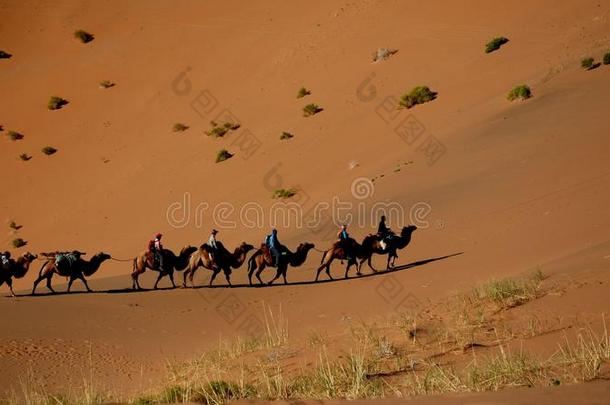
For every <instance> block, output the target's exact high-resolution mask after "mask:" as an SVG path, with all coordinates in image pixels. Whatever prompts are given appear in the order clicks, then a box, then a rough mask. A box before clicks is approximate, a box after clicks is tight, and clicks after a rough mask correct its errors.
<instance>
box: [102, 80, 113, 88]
mask: <svg viewBox="0 0 610 405" xmlns="http://www.w3.org/2000/svg"><path fill="white" fill-rule="evenodd" d="M114 85H115V84H114V83H113V82H111V81H110V80H102V81H101V82H100V88H102V89H109V88H110V87H114Z"/></svg>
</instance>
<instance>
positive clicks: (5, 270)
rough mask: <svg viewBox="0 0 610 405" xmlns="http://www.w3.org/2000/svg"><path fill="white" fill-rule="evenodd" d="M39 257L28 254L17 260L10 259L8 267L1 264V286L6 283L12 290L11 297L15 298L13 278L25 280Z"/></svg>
mask: <svg viewBox="0 0 610 405" xmlns="http://www.w3.org/2000/svg"><path fill="white" fill-rule="evenodd" d="M37 257H38V256H37V255H34V254H32V253H30V252H26V253H24V254H22V255H21V256H19V257H18V258H17V260H13V259H9V261H8V263H7V265H6V267H5V266H3V265H2V264H0V285H2V284H4V283H6V285H8V288H9V289H10V290H11V296H13V297H14V296H15V292H14V291H13V278H23V277H24V276H25V275H26V273H27V272H28V270H29V269H30V264H31V263H32V262H33V261H34V260H36V258H37Z"/></svg>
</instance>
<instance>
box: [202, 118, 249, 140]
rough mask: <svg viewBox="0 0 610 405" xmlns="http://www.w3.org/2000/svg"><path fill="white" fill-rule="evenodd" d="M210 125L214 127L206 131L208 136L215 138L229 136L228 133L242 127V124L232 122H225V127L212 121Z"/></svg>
mask: <svg viewBox="0 0 610 405" xmlns="http://www.w3.org/2000/svg"><path fill="white" fill-rule="evenodd" d="M210 124H211V125H212V129H210V130H208V131H206V132H205V133H206V134H207V135H208V136H214V137H216V138H222V137H223V136H225V135H226V134H227V132H229V131H235V130H236V129H239V127H240V126H241V125H240V124H235V123H231V122H225V123H224V124H223V125H218V123H216V122H215V121H212V122H210Z"/></svg>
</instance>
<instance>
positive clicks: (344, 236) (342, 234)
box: [337, 224, 350, 263]
mask: <svg viewBox="0 0 610 405" xmlns="http://www.w3.org/2000/svg"><path fill="white" fill-rule="evenodd" d="M349 240H350V237H349V233H347V224H343V225H341V228H339V232H338V233H337V241H338V242H339V246H340V247H341V248H343V250H344V251H345V253H346V256H348V253H349V247H350V246H349ZM347 259H348V260H349V257H347ZM341 263H343V260H342V261H341Z"/></svg>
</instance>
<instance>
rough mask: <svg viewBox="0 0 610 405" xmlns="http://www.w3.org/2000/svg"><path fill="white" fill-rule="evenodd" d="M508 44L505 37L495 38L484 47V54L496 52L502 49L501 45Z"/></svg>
mask: <svg viewBox="0 0 610 405" xmlns="http://www.w3.org/2000/svg"><path fill="white" fill-rule="evenodd" d="M506 43H508V38H505V37H497V38H494V39H492V40H491V41H489V42H488V43H487V45H485V53H491V52H494V51H497V50H498V49H500V48H501V47H502V45H504V44H506Z"/></svg>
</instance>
